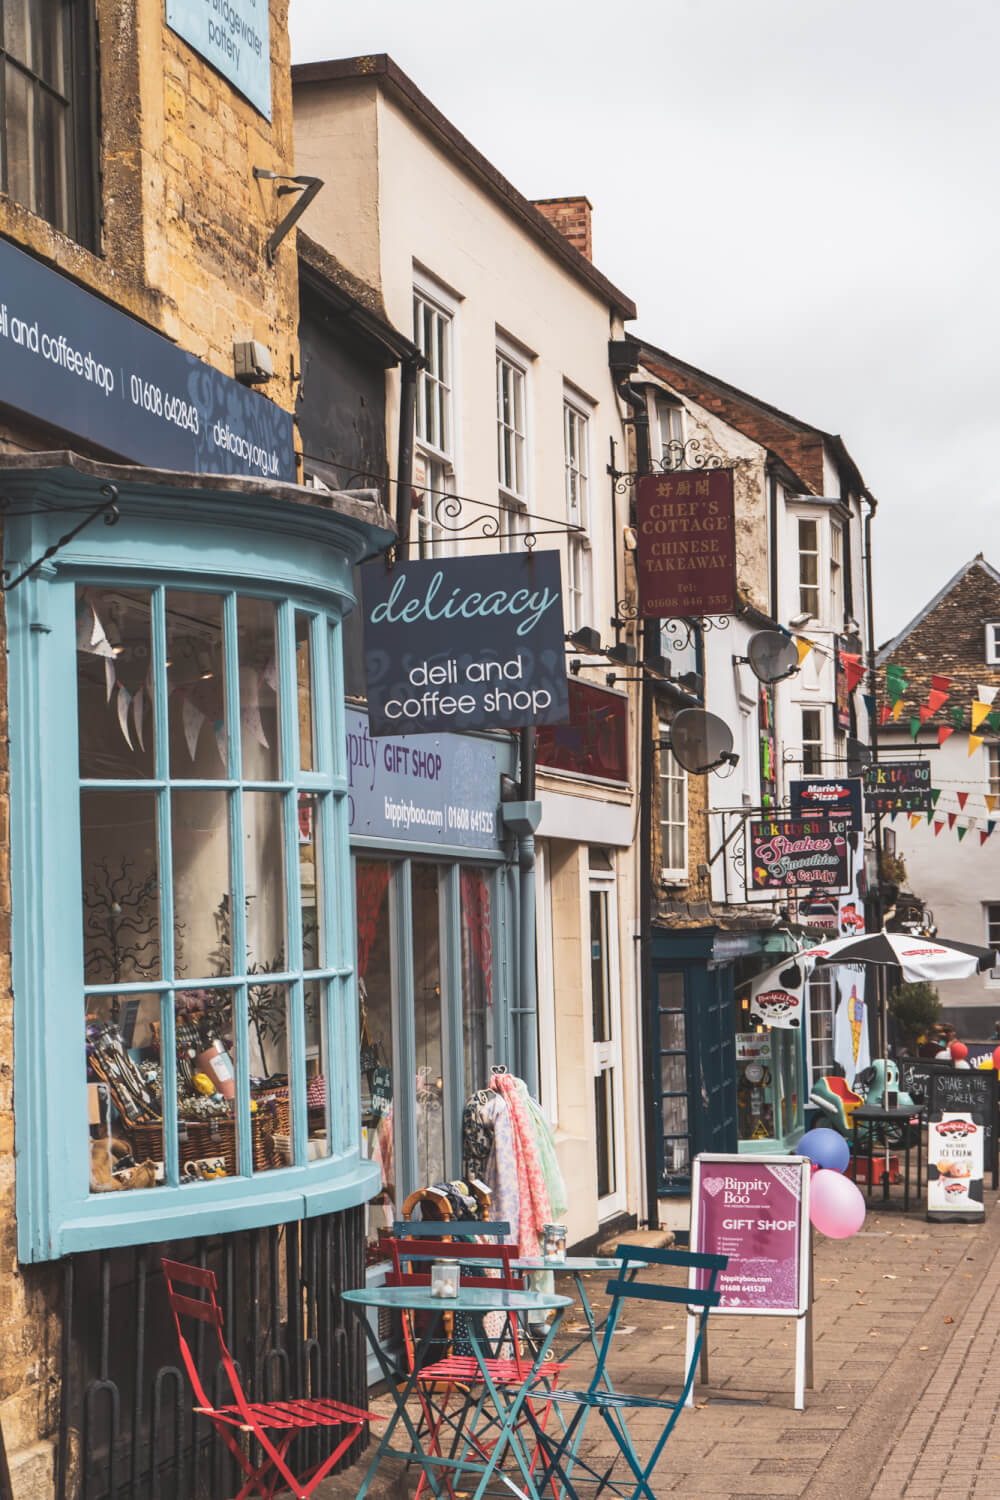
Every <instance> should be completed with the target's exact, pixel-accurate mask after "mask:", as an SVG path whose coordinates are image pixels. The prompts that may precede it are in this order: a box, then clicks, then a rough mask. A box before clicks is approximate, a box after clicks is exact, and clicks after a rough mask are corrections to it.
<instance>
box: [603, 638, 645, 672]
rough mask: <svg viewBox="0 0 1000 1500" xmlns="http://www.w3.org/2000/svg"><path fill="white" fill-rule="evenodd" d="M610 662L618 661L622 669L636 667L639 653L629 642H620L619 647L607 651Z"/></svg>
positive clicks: (612, 647) (606, 654)
mask: <svg viewBox="0 0 1000 1500" xmlns="http://www.w3.org/2000/svg"><path fill="white" fill-rule="evenodd" d="M604 654H605V656H606V657H607V658H608V660H609V661H616V662H617V663H618V665H619V666H620V667H634V666H635V664H636V661H637V660H638V653H637V651H636V649H635V647H634V646H630V645H629V644H628V642H627V641H619V643H618V645H617V646H609V647H608V649H607V650H606V651H605V653H604Z"/></svg>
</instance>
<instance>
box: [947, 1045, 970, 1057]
mask: <svg viewBox="0 0 1000 1500" xmlns="http://www.w3.org/2000/svg"><path fill="white" fill-rule="evenodd" d="M948 1051H949V1052H950V1053H951V1055H952V1057H953V1058H954V1059H955V1061H956V1062H964V1061H965V1059H966V1058H967V1057H968V1055H969V1049H968V1047H967V1046H966V1045H965V1043H964V1042H952V1044H951V1046H950V1047H949V1048H948Z"/></svg>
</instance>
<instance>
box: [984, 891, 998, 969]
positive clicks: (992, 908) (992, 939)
mask: <svg viewBox="0 0 1000 1500" xmlns="http://www.w3.org/2000/svg"><path fill="white" fill-rule="evenodd" d="M990 912H995V913H996V916H995V918H993V919H991V918H990ZM983 927H984V929H985V937H984V941H985V943H986V946H987V947H988V948H989V947H991V946H992V947H994V948H1000V901H984V902H983ZM986 985H987V988H988V989H991V990H997V989H1000V969H988V970H987V971H986Z"/></svg>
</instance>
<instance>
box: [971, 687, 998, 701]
mask: <svg viewBox="0 0 1000 1500" xmlns="http://www.w3.org/2000/svg"><path fill="white" fill-rule="evenodd" d="M976 692H977V693H978V694H979V701H980V703H992V702H993V699H994V698H995V697H996V695H997V690H996V688H995V687H990V685H989V683H988V682H981V683H980V684H979V686H978V688H977V689H976Z"/></svg>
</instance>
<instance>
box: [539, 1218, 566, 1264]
mask: <svg viewBox="0 0 1000 1500" xmlns="http://www.w3.org/2000/svg"><path fill="white" fill-rule="evenodd" d="M542 1255H543V1256H544V1258H545V1259H546V1260H550V1261H552V1262H554V1263H555V1262H559V1261H563V1260H565V1259H566V1225H565V1224H543V1225H542Z"/></svg>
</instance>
